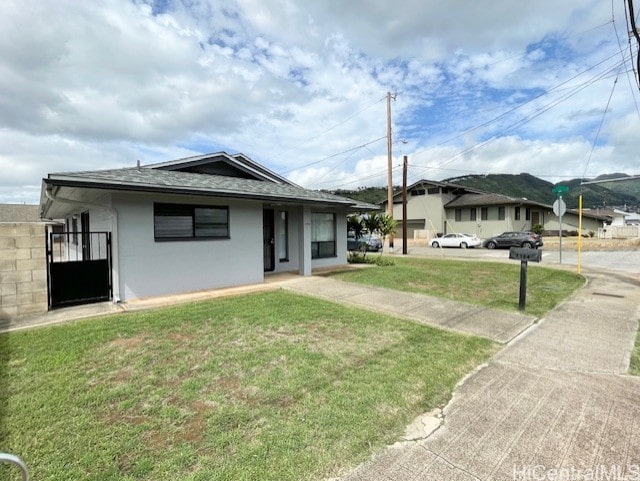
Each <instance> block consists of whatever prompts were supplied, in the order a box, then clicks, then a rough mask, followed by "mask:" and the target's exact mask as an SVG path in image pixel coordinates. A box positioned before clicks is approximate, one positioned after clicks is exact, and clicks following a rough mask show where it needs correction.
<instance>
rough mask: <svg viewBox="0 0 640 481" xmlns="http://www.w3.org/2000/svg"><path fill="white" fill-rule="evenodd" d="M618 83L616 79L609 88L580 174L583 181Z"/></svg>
mask: <svg viewBox="0 0 640 481" xmlns="http://www.w3.org/2000/svg"><path fill="white" fill-rule="evenodd" d="M617 83H618V77H616V79H615V80H614V82H613V87H611V93H610V94H609V100H607V106H606V107H605V108H604V112H602V119H601V120H600V125H599V126H598V131H597V132H596V136H595V138H594V139H593V144H592V145H591V151H590V152H589V157H588V158H587V163H586V165H585V166H584V172H583V173H582V178H583V179H584V178H585V176H586V175H587V169H588V168H589V162H590V161H591V156H592V155H593V151H594V150H595V148H596V144H597V143H598V138H599V137H600V130H601V129H602V125H603V124H604V118H605V116H606V115H607V112H608V111H609V105H611V99H612V98H613V92H615V90H616V85H617Z"/></svg>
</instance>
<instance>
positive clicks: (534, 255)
mask: <svg viewBox="0 0 640 481" xmlns="http://www.w3.org/2000/svg"><path fill="white" fill-rule="evenodd" d="M509 259H515V260H519V261H520V299H519V301H518V309H519V310H521V311H524V308H525V304H526V302H527V267H528V262H529V261H531V262H540V260H541V259H542V251H540V250H539V249H528V248H525V247H512V248H511V249H509Z"/></svg>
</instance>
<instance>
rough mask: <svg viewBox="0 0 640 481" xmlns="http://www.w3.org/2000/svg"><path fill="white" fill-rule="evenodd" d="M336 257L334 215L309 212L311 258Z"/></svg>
mask: <svg viewBox="0 0 640 481" xmlns="http://www.w3.org/2000/svg"><path fill="white" fill-rule="evenodd" d="M324 257H336V215H335V214H332V213H325V212H312V213H311V258H312V259H321V258H324Z"/></svg>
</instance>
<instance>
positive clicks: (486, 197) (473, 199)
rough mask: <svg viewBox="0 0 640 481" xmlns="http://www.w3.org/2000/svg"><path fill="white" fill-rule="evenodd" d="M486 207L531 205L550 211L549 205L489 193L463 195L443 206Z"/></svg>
mask: <svg viewBox="0 0 640 481" xmlns="http://www.w3.org/2000/svg"><path fill="white" fill-rule="evenodd" d="M488 205H532V206H536V207H544V208H546V209H551V206H550V205H546V204H542V203H540V202H534V201H531V200H528V199H525V198H523V197H520V198H518V197H509V196H507V195H502V194H490V193H481V194H463V195H461V196H460V197H457V198H455V199H453V200H452V201H451V202H448V203H447V204H445V207H446V208H453V207H477V206H488Z"/></svg>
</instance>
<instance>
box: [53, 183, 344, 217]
mask: <svg viewBox="0 0 640 481" xmlns="http://www.w3.org/2000/svg"><path fill="white" fill-rule="evenodd" d="M45 185H51V186H56V187H76V188H86V189H100V190H115V191H125V192H127V191H128V192H138V193H139V192H147V193H164V194H178V195H203V196H206V197H224V198H237V199H251V200H268V201H272V202H274V201H275V202H287V203H297V204H313V205H318V204H321V205H331V206H333V205H335V206H344V207H352V206H355V205H356V202H355V201H353V200H350V199H346V198H344V200H343V198H337V199H325V198H313V197H309V198H305V197H298V196H295V195H279V194H269V193H253V192H238V191H231V190H225V189H216V190H207V189H199V188H187V187H177V186H159V185H151V184H131V183H126V182H104V181H103V180H99V181H91V180H89V179H83V180H78V179H75V178H73V179H72V178H68V177H67V178H63V177H58V178H52V177H51V176H50V177H49V178H48V179H43V190H44V188H45ZM43 195H44V194H43ZM42 200H43V199H42V197H41V203H42ZM47 202H50V201H49V199H47ZM46 210H48V207H47V206H45V209H43V214H42V215H44V214H45V213H46Z"/></svg>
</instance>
